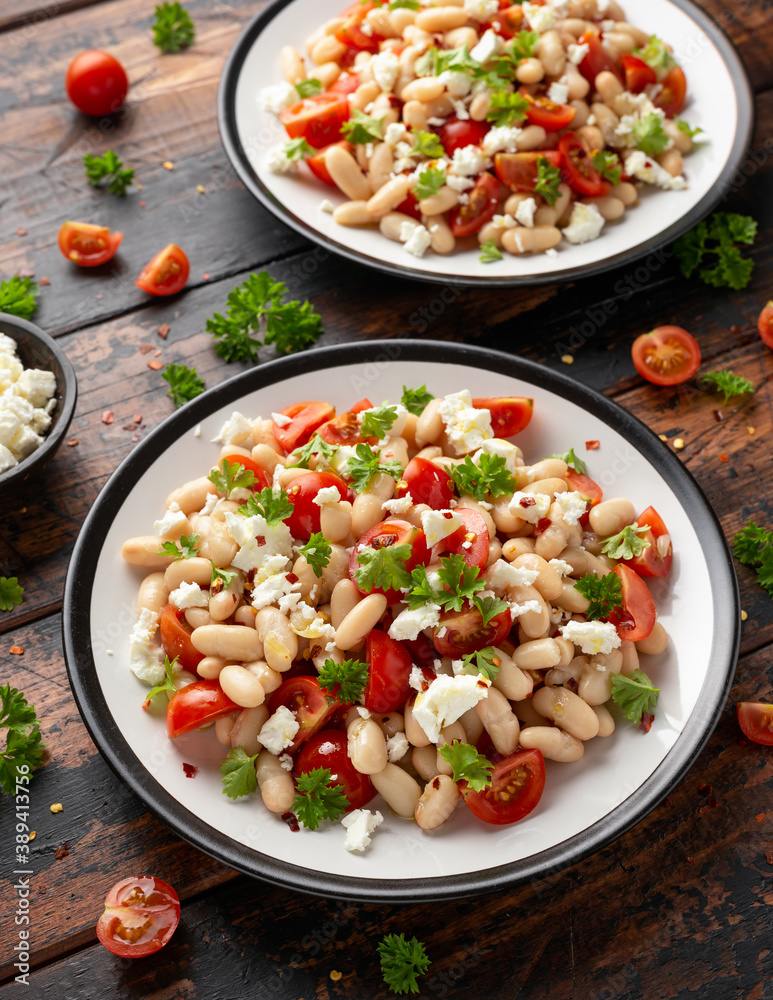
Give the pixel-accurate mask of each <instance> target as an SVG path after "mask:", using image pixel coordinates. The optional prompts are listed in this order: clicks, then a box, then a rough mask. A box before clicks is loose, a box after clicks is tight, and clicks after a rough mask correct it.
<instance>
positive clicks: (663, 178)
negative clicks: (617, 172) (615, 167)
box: [564, 149, 687, 233]
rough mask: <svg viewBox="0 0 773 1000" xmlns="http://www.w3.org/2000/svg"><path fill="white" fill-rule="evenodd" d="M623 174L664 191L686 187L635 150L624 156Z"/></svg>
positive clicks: (685, 183) (639, 151)
mask: <svg viewBox="0 0 773 1000" xmlns="http://www.w3.org/2000/svg"><path fill="white" fill-rule="evenodd" d="M625 172H626V173H627V174H628V175H629V176H631V177H637V178H638V179H639V180H640V181H644V182H645V183H646V184H654V185H655V186H656V187H659V188H663V190H665V191H681V190H682V189H683V188H685V187H686V186H687V182H686V181H685V179H684V177H683V176H682V175H681V174H680V175H679V176H678V177H672V176H671V174H670V173H669V172H668V171H667V170H665V169H664V168H663V167H661V165H660V164H659V163H656V162H655V160H653V159H652V158H651V157H649V156H647V155H646V154H645V153H643V152H642V151H641V150H640V149H635V150H633V152H631V153H628V155H627V156H626V158H625ZM564 233H566V230H564Z"/></svg>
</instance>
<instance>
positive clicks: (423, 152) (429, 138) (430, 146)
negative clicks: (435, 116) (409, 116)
mask: <svg viewBox="0 0 773 1000" xmlns="http://www.w3.org/2000/svg"><path fill="white" fill-rule="evenodd" d="M413 137H414V139H415V140H416V142H415V144H414V147H413V151H414V153H418V154H419V156H428V157H429V158H430V159H437V158H438V157H440V156H445V155H446V151H445V149H444V148H443V143H442V142H441V141H440V139H438V137H437V136H436V135H435V133H434V132H425V131H424V130H423V129H420V128H417V129H414V130H413Z"/></svg>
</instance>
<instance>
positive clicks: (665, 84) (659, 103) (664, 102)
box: [652, 66, 687, 118]
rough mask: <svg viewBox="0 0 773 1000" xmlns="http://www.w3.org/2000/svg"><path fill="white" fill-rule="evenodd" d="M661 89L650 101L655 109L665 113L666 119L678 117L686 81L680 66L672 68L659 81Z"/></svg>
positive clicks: (682, 104) (685, 91) (682, 105)
mask: <svg viewBox="0 0 773 1000" xmlns="http://www.w3.org/2000/svg"><path fill="white" fill-rule="evenodd" d="M660 85H661V87H662V89H661V90H660V92H659V93H658V94H656V95H655V97H653V99H652V103H653V104H654V105H655V107H656V108H660V109H661V110H662V111H664V112H665V115H666V118H673V117H674V116H675V115H678V114H679V112H680V111H681V110H682V108H683V107H684V99H685V96H686V94H687V79H686V77H685V75H684V70H683V69H682V67H681V66H674V68H673V69H672V70H671V71H670V72H669V73H668V74H667V75H666V76H665V77H664V78H663V79H662V80H661V81H660Z"/></svg>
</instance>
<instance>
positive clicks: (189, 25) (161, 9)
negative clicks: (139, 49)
mask: <svg viewBox="0 0 773 1000" xmlns="http://www.w3.org/2000/svg"><path fill="white" fill-rule="evenodd" d="M195 37H196V27H195V25H194V23H193V21H192V19H191V15H190V14H189V13H188V11H187V10H186V9H185V8H184V7H183V6H182V4H179V3H162V4H159V5H158V6H157V7H156V20H155V21H154V23H153V44H154V45H157V46H158V47H159V48H160V49H161V51H162V52H179V51H180V50H181V49H187V48H188V46H189V45H192V44H193V40H194V38H195Z"/></svg>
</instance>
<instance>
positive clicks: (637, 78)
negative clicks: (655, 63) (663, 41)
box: [620, 53, 658, 94]
mask: <svg viewBox="0 0 773 1000" xmlns="http://www.w3.org/2000/svg"><path fill="white" fill-rule="evenodd" d="M620 67H621V69H622V71H623V76H624V77H625V89H626V90H628V91H630V93H632V94H640V93H641V92H642V91H643V90H644V88H645V87H648V86H649V85H650V84H652V83H657V82H658V78H657V76H656V75H655V70H654V69H653V68H652V67H651V66H648V65H647V63H646V62H645V61H644V60H643V59H640V58H639V57H638V56H632V55H630V54H629V53H626V54H625V55H622V56H620Z"/></svg>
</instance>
